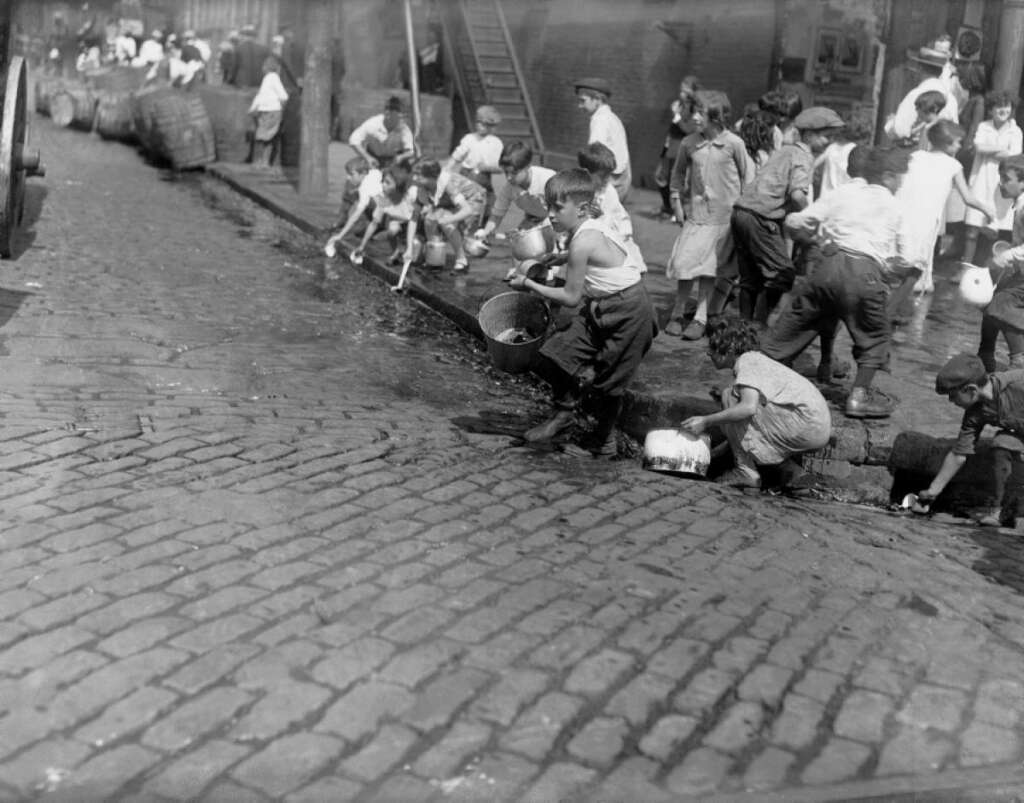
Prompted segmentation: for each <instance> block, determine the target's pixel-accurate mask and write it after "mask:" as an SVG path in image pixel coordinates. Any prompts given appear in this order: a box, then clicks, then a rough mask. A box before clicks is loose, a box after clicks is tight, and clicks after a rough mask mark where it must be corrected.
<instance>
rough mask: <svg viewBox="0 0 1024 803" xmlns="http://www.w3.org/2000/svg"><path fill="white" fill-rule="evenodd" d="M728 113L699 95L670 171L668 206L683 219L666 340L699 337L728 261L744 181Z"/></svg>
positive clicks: (717, 100)
mask: <svg viewBox="0 0 1024 803" xmlns="http://www.w3.org/2000/svg"><path fill="white" fill-rule="evenodd" d="M730 111H731V107H730V105H729V98H728V97H727V96H726V95H725V93H724V92H710V91H703V90H702V91H699V92H698V93H697V102H696V107H695V108H694V112H693V122H694V128H695V131H694V132H693V133H692V134H690V135H689V136H687V137H686V138H685V139H684V140H683V142H682V144H681V145H680V146H679V155H678V156H677V157H676V163H675V165H674V166H673V168H672V204H673V207H674V208H675V212H676V215H677V217H678V218H679V219H680V220H683V219H684V215H685V222H684V223H683V230H682V232H681V233H680V234H679V237H678V238H676V242H675V245H674V246H673V247H672V255H671V256H670V257H669V261H668V266H667V268H666V271H665V273H666V275H667V276H668V278H670V279H675V280H676V298H675V304H674V305H673V308H672V312H671V313H670V314H669V322H668V325H667V326H666V327H665V334H667V335H675V336H677V337H678V336H679V335H682V337H683V339H685V340H699V339H700V338H701V337H703V336H704V329H705V327H706V326H707V321H708V302H709V300H710V297H711V293H712V290H713V289H714V286H715V277H716V275H717V273H718V270H719V269H720V268H721V267H722V266H724V265H726V264H727V263H728V262H729V260H730V259H731V257H732V248H733V246H732V229H731V226H730V223H729V220H730V215H731V214H732V205H733V203H735V202H736V199H737V198H739V196H740V194H741V193H742V192H743V188H744V186H746V182H747V181H748V180H749V179H748V175H747V166H748V156H747V149H746V146H745V145H744V144H743V140H741V139H740V138H739V137H738V136H737V135H736V134H734V133H733V132H732V131H731V130H730V128H729V114H730ZM687 186H688V187H689V193H688V195H689V198H690V210H689V213H688V214H686V213H685V212H684V208H683V199H682V194H683V191H684V189H685V188H686V187H687ZM694 281H696V282H697V310H696V312H695V313H694V317H693V320H692V321H691V322H690V324H689V325H688V326H687V327H686V328H685V330H684V329H683V325H682V324H683V319H684V315H685V308H686V302H687V300H688V299H689V297H690V292H691V291H692V289H693V283H694Z"/></svg>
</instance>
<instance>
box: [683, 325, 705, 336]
mask: <svg viewBox="0 0 1024 803" xmlns="http://www.w3.org/2000/svg"><path fill="white" fill-rule="evenodd" d="M705 328H706V325H705V324H703V323H701V322H700V321H690V325H689V326H687V327H686V330H685V331H684V332H683V340H700V339H701V338H702V337H704V329H705Z"/></svg>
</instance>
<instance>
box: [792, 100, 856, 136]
mask: <svg viewBox="0 0 1024 803" xmlns="http://www.w3.org/2000/svg"><path fill="white" fill-rule="evenodd" d="M793 125H795V126H796V127H797V128H798V129H800V130H801V131H820V130H822V129H825V128H843V127H844V126H845V125H846V123H845V122H844V121H843V118H842V117H840V116H839V115H838V114H836V113H835V112H834V111H832V110H831V109H829V108H827V107H825V106H811V108H809V109H804V110H803V111H802V112H800V114H798V115H797V116H796V119H795V120H794V121H793Z"/></svg>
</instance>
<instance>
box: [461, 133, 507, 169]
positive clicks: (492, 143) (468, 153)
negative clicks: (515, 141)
mask: <svg viewBox="0 0 1024 803" xmlns="http://www.w3.org/2000/svg"><path fill="white" fill-rule="evenodd" d="M502 147H504V146H503V145H502V144H501V140H500V139H498V137H496V136H494V134H484V136H482V137H481V136H480V135H479V134H477V133H475V132H473V133H470V134H466V136H464V137H463V138H462V140H461V141H460V142H459V147H457V148H456V149H455V150H454V151H452V166H453V167H464V168H465V169H466V170H477V171H479V172H482V173H495V172H498V170H499V169H500V168H499V167H498V160H499V159H500V158H501V149H502Z"/></svg>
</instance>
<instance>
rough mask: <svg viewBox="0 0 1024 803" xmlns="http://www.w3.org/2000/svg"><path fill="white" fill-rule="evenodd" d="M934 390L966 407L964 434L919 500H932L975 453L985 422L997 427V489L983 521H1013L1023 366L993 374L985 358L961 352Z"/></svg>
mask: <svg viewBox="0 0 1024 803" xmlns="http://www.w3.org/2000/svg"><path fill="white" fill-rule="evenodd" d="M935 391H936V392H937V393H944V394H946V395H948V396H949V400H950V401H951V402H953V404H955V405H956V406H957V407H962V408H963V409H964V417H963V422H962V423H961V424H960V434H959V435H958V436H957V440H956V443H955V444H954V445H953V448H952V449H950V450H949V452H947V453H946V456H945V457H944V458H943V460H942V466H941V468H939V473H938V474H936V475H935V478H934V479H933V480H932V482H931V485H929V486H928V487H927V488H925V489H924V490H923V491H921V492H920V493H918V495H917V497H918V499H919V500H920V501H921V502H925V503H931V502H932V501H934V500H935V498H936V497H937V496H938V495H939V494H941V493H942V491H943V490H944V489H945V487H946V486H947V485H948V484H949V482H950V480H952V479H953V477H955V476H956V474H957V472H958V471H960V469H961V468H962V467H963V465H964V463H966V462H967V458H968V457H969V456H970V455H972V454H974V448H975V445H976V444H977V442H978V438H979V437H980V436H981V431H982V430H983V429H984V428H985V425H986V424H991V425H992V426H995V427H999V428H1000V429H999V431H998V432H997V433H996V435H995V437H994V438H993V439H992V463H993V466H992V468H993V473H994V477H993V494H994V497H995V506H994V507H992V508H991V509H990V510H989V511H988V512H987V513H985V515H983V516H982V517H981V518H980V519H979V520H978V524H980V525H982V526H985V527H999V526H1001V525H1002V526H1008V527H1012V526H1014V524H1015V519H1014V515H1015V512H1016V511H1015V508H1016V494H1011V499H1010V500H1006V499H1005V497H1006V485H1007V481H1008V480H1009V478H1010V474H1011V472H1012V471H1013V464H1014V462H1015V461H1017V460H1020V459H1021V454H1022V453H1024V440H1022V439H1024V370H1011V371H1003V372H1001V373H995V374H989V373H987V372H986V371H985V366H984V364H983V363H982V362H981V358H980V357H977V356H976V355H974V354H958V355H957V356H955V357H953V358H952V359H951V360H950V361H949V362H947V363H946V364H945V365H944V366H943V367H942V369H941V370H940V371H939V373H938V375H937V376H936V377H935Z"/></svg>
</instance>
